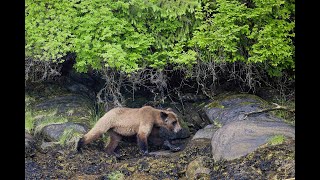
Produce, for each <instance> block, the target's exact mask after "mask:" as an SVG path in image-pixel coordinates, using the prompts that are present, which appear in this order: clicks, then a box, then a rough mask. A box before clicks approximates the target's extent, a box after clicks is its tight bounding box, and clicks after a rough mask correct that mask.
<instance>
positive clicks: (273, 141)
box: [268, 135, 286, 145]
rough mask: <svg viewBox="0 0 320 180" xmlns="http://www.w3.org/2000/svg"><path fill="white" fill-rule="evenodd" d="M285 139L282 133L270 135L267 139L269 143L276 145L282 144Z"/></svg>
mask: <svg viewBox="0 0 320 180" xmlns="http://www.w3.org/2000/svg"><path fill="white" fill-rule="evenodd" d="M285 140H286V137H285V136H284V135H275V136H272V137H271V138H270V139H269V140H268V142H269V143H270V144H271V145H278V144H282V143H283V142H284V141H285Z"/></svg>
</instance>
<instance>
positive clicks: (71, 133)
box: [59, 128, 82, 146]
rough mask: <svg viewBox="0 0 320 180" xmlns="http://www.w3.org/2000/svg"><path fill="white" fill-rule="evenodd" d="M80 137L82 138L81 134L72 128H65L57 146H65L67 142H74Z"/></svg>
mask: <svg viewBox="0 0 320 180" xmlns="http://www.w3.org/2000/svg"><path fill="white" fill-rule="evenodd" d="M81 137H82V134H81V133H78V132H77V131H75V130H74V129H72V128H66V129H65V130H64V131H63V134H62V136H61V137H60V139H59V144H60V145H61V146H66V145H67V144H68V143H69V142H76V141H77V140H79V139H80V138H81Z"/></svg>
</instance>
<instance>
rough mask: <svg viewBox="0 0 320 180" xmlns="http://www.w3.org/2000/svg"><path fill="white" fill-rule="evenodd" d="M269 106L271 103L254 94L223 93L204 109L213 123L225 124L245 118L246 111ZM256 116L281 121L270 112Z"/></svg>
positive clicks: (256, 117)
mask: <svg viewBox="0 0 320 180" xmlns="http://www.w3.org/2000/svg"><path fill="white" fill-rule="evenodd" d="M267 107H269V108H270V107H271V105H270V103H268V102H267V101H265V100H263V99H261V98H260V97H258V96H255V95H252V94H246V93H243V94H221V95H219V96H217V97H215V99H214V100H213V101H212V102H211V103H208V104H207V105H206V106H204V108H203V110H204V112H205V113H206V115H207V117H208V118H209V119H210V121H211V123H213V124H214V123H215V124H221V126H223V125H225V124H228V123H230V122H233V121H241V120H243V118H244V114H245V113H249V112H254V111H259V110H262V109H264V108H267ZM248 118H251V117H248ZM254 118H255V119H266V118H268V119H270V120H274V121H281V119H279V118H277V117H274V116H272V115H271V114H269V113H260V114H256V115H254Z"/></svg>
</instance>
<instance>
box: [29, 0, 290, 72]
mask: <svg viewBox="0 0 320 180" xmlns="http://www.w3.org/2000/svg"><path fill="white" fill-rule="evenodd" d="M294 9H295V4H294V1H292V0H252V1H248V0H244V1H239V0H216V1H208V0H202V1H197V0H178V1H168V0H158V1H154V0H152V1H144V0H135V1H126V0H120V1H114V0H90V1H89V0H71V1H67V0H62V1H57V0H52V1H39V0H27V1H26V9H25V14H26V19H25V24H26V25H25V28H26V31H25V32H26V33H25V36H26V41H25V42H26V43H25V53H26V57H28V58H33V59H37V60H43V61H53V62H54V61H58V62H62V61H63V60H62V59H61V58H62V57H63V56H65V55H66V54H67V53H69V52H75V53H76V55H77V58H76V64H75V67H76V69H77V70H78V71H79V72H86V71H87V70H88V68H93V69H96V70H102V69H104V68H105V67H112V68H116V69H117V70H120V71H123V72H125V73H132V72H135V71H137V70H139V69H144V68H146V67H147V66H149V67H153V68H156V69H163V68H165V67H166V66H167V65H168V64H173V65H174V66H175V68H180V67H188V68H191V67H193V65H194V64H195V63H197V59H200V60H201V61H209V60H211V59H209V58H200V57H201V56H202V55H203V53H206V54H208V52H209V53H210V57H211V58H213V59H214V61H215V62H237V61H241V62H245V63H255V64H259V65H261V66H265V68H266V70H267V71H268V73H269V74H270V75H272V76H277V75H281V72H282V70H284V69H293V70H294V67H295V66H294V36H295V34H294V27H295V24H294V23H295V20H294V16H295V10H294Z"/></svg>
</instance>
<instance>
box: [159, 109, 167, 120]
mask: <svg viewBox="0 0 320 180" xmlns="http://www.w3.org/2000/svg"><path fill="white" fill-rule="evenodd" d="M160 117H161V119H162V120H163V121H165V120H166V119H167V117H168V114H167V113H165V112H163V111H161V112H160Z"/></svg>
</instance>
